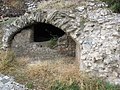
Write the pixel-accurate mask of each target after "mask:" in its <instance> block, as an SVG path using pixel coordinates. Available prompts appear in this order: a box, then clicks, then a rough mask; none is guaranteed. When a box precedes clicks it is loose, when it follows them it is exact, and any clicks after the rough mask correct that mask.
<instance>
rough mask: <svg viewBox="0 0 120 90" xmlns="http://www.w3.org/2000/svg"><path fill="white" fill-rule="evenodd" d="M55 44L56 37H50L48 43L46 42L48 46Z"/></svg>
mask: <svg viewBox="0 0 120 90" xmlns="http://www.w3.org/2000/svg"><path fill="white" fill-rule="evenodd" d="M56 44H57V38H55V37H54V38H52V39H50V41H49V43H48V47H50V48H53V47H54V46H55V45H56Z"/></svg>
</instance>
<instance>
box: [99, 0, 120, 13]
mask: <svg viewBox="0 0 120 90" xmlns="http://www.w3.org/2000/svg"><path fill="white" fill-rule="evenodd" d="M101 1H104V2H106V3H107V4H108V7H109V8H110V9H112V10H113V12H115V13H120V0H101Z"/></svg>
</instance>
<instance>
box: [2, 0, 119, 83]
mask: <svg viewBox="0 0 120 90" xmlns="http://www.w3.org/2000/svg"><path fill="white" fill-rule="evenodd" d="M106 6H107V5H106V4H105V3H102V2H98V1H94V0H88V1H86V2H85V3H84V4H83V5H81V6H78V7H76V8H75V9H74V10H61V11H58V10H37V11H34V12H31V14H25V15H23V16H20V17H19V18H17V19H16V20H15V21H14V22H12V23H11V24H8V25H6V27H5V28H4V31H5V33H4V36H3V39H2V41H3V49H7V48H9V47H10V46H11V42H12V39H13V37H14V36H15V35H16V34H17V33H18V32H20V31H21V30H22V28H24V27H25V26H29V25H32V24H34V23H36V22H43V23H49V24H52V25H54V26H56V27H58V28H60V29H62V30H63V31H64V32H66V34H68V35H69V36H70V37H71V38H73V40H74V41H75V42H77V44H79V46H80V51H79V52H81V53H80V55H77V56H78V57H80V60H79V61H80V70H81V71H84V72H87V73H89V74H91V75H96V76H98V77H102V78H104V79H106V80H107V81H110V82H111V83H114V84H120V14H116V13H112V11H110V10H108V9H106Z"/></svg>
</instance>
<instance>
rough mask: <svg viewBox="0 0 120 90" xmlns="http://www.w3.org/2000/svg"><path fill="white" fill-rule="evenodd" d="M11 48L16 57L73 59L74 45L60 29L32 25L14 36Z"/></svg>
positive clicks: (43, 24) (37, 24)
mask: <svg viewBox="0 0 120 90" xmlns="http://www.w3.org/2000/svg"><path fill="white" fill-rule="evenodd" d="M12 48H13V50H14V51H15V53H16V55H17V56H28V57H29V56H30V57H31V58H36V60H37V59H46V60H47V59H49V58H52V59H54V58H60V57H62V56H70V57H75V49H76V44H75V42H74V40H72V38H71V37H70V36H68V35H67V34H66V33H65V32H64V31H63V30H61V29H60V28H57V27H55V26H53V25H51V24H46V23H34V24H32V25H31V26H29V27H26V28H23V30H21V32H20V33H18V34H16V35H15V37H14V40H13V42H12ZM42 56H43V57H42Z"/></svg>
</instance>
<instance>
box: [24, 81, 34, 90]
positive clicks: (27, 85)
mask: <svg viewBox="0 0 120 90" xmlns="http://www.w3.org/2000/svg"><path fill="white" fill-rule="evenodd" d="M26 87H27V88H28V89H33V88H34V85H33V83H32V82H28V83H27V84H26Z"/></svg>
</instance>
